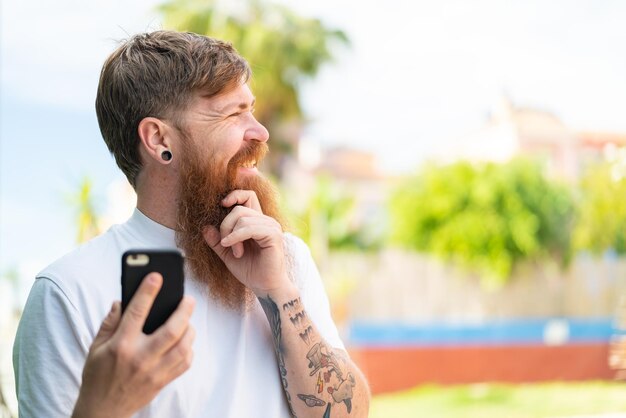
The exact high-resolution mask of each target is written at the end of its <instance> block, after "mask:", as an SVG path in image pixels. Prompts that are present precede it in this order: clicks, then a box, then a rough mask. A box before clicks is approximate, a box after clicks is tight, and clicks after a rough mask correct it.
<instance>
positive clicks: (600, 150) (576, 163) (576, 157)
mask: <svg viewBox="0 0 626 418" xmlns="http://www.w3.org/2000/svg"><path fill="white" fill-rule="evenodd" d="M457 143H458V146H457V147H454V149H450V150H446V154H445V155H443V156H441V159H442V160H444V161H455V160H460V159H468V160H471V161H493V162H505V161H508V160H510V159H511V158H513V157H515V156H525V157H530V158H533V159H536V160H539V161H541V162H542V163H543V164H544V165H545V169H546V173H547V174H548V175H549V176H551V177H556V178H561V179H564V180H569V181H573V180H575V179H577V178H578V177H579V176H580V174H581V173H582V171H583V170H584V168H585V167H586V166H587V165H589V164H591V163H593V162H597V161H600V160H602V159H605V158H606V157H607V155H606V154H607V152H610V150H611V149H617V148H620V147H624V146H626V134H614V133H602V132H577V131H575V130H573V129H571V128H570V127H568V126H567V125H565V124H564V123H563V122H562V121H561V120H560V119H559V118H558V117H557V116H556V115H554V114H553V113H551V112H548V111H546V110H541V109H535V108H530V107H521V106H517V105H515V104H514V103H513V102H512V101H511V100H510V99H509V98H508V97H503V98H502V99H501V100H500V102H499V103H498V104H497V105H496V106H495V107H494V109H493V110H492V111H491V113H490V115H489V117H488V119H487V121H486V123H485V124H484V125H483V126H482V127H481V128H479V129H478V130H476V131H474V132H470V133H468V134H466V135H464V136H463V137H461V138H460V139H459V141H457Z"/></svg>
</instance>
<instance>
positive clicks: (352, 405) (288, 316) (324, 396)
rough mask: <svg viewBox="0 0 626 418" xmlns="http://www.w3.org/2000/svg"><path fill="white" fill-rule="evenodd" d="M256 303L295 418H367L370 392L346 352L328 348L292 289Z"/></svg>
mask: <svg viewBox="0 0 626 418" xmlns="http://www.w3.org/2000/svg"><path fill="white" fill-rule="evenodd" d="M259 301H260V302H261V305H262V306H263V309H264V311H265V313H266V315H267V317H268V320H269V323H270V327H271V329H272V334H273V337H274V345H275V348H276V355H277V358H278V365H279V372H280V374H281V379H282V383H283V388H284V389H285V393H286V395H287V399H288V402H289V404H290V407H291V409H292V412H293V414H294V415H295V416H297V417H299V418H306V417H324V418H325V417H333V418H338V417H366V416H367V413H368V408H369V389H368V386H367V382H366V381H365V379H364V377H363V375H362V374H361V372H360V371H359V369H358V368H357V367H356V366H355V365H354V364H353V363H352V361H350V359H349V357H348V355H347V353H346V352H345V351H343V350H340V349H337V348H333V347H332V346H330V345H329V344H327V343H326V342H325V341H324V339H323V338H322V337H321V335H320V334H319V332H318V330H317V328H316V327H315V324H313V323H312V322H311V321H310V320H309V318H308V316H307V313H306V310H305V309H304V305H303V304H302V303H301V301H300V294H299V292H298V290H297V289H296V288H295V287H289V288H288V289H285V290H283V291H280V292H274V293H272V294H271V295H266V296H265V297H262V296H261V297H259Z"/></svg>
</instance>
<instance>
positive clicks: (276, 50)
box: [160, 0, 348, 157]
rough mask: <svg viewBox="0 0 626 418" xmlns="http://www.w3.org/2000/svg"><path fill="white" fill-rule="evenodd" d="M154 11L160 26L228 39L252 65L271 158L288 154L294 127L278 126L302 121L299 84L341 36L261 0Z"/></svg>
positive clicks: (176, 3) (182, 4)
mask: <svg viewBox="0 0 626 418" xmlns="http://www.w3.org/2000/svg"><path fill="white" fill-rule="evenodd" d="M238 6H239V7H238ZM160 11H161V12H162V13H163V16H164V21H165V27H166V28H172V29H177V30H185V31H191V32H195V33H199V34H204V35H208V36H212V37H216V38H219V39H224V40H227V41H229V42H232V43H233V45H234V46H235V48H236V49H237V50H238V51H239V53H240V54H241V55H242V56H243V57H245V58H246V59H247V60H248V62H249V63H250V66H251V67H252V71H253V80H252V84H253V86H252V87H253V91H254V94H255V95H256V97H257V104H256V106H255V108H256V111H255V116H256V117H257V119H258V120H259V121H260V122H261V123H262V124H264V125H265V126H266V127H267V128H268V129H269V131H270V132H271V134H272V138H273V140H272V141H271V143H270V145H271V146H272V149H273V151H274V156H275V155H277V154H279V153H281V152H283V153H284V152H290V151H291V145H290V144H291V143H292V142H293V141H294V138H292V137H290V135H291V136H293V134H294V130H293V129H291V130H289V129H281V127H282V126H284V125H285V124H286V123H287V122H293V121H295V122H296V124H297V123H299V122H300V121H301V120H302V117H303V115H302V108H301V106H300V91H299V84H300V82H301V81H302V80H303V79H305V78H312V77H314V76H315V75H316V74H317V73H318V71H319V70H320V68H321V66H322V65H323V64H325V63H327V62H329V61H331V60H332V59H333V54H332V52H331V48H332V45H333V44H344V45H345V44H347V43H348V39H347V37H346V35H345V34H344V33H343V32H341V31H339V30H331V29H328V28H326V27H325V26H324V24H323V23H322V22H321V21H320V20H318V19H312V18H306V17H302V16H299V15H297V14H296V13H294V12H293V11H291V10H290V9H289V8H287V7H285V6H283V5H278V4H273V3H267V2H264V1H261V0H245V1H242V2H238V3H236V4H235V5H233V2H227V1H219V0H203V1H199V0H170V1H169V2H167V3H165V4H163V5H162V6H161V7H160ZM296 131H297V129H296ZM270 157H273V156H272V155H271V156H270Z"/></svg>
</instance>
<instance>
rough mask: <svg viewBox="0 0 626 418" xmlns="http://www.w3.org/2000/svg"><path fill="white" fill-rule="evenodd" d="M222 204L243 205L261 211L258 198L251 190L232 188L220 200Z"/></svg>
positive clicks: (227, 205) (228, 205)
mask: <svg viewBox="0 0 626 418" xmlns="http://www.w3.org/2000/svg"><path fill="white" fill-rule="evenodd" d="M222 205H223V206H226V207H231V206H234V205H243V206H245V207H247V208H250V209H253V210H255V211H257V212H261V213H263V210H262V209H261V203H260V202H259V198H258V197H257V195H256V193H255V192H254V191H252V190H233V191H232V192H230V193H229V194H228V195H227V196H226V197H225V198H224V199H223V200H222Z"/></svg>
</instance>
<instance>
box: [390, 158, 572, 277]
mask: <svg viewBox="0 0 626 418" xmlns="http://www.w3.org/2000/svg"><path fill="white" fill-rule="evenodd" d="M390 214H391V234H390V240H391V243H393V244H396V245H399V246H402V247H404V248H408V249H413V250H418V251H422V252H426V253H433V254H435V255H437V256H440V257H442V258H443V259H445V260H452V261H455V262H458V263H459V264H460V265H461V266H463V267H466V268H470V269H473V270H478V271H479V272H481V273H483V274H485V278H486V279H488V280H489V279H492V280H494V279H495V281H496V282H498V283H504V282H506V280H507V278H508V277H509V276H510V273H511V271H512V269H513V267H514V266H515V265H516V264H517V263H519V262H521V261H524V260H540V259H542V258H546V257H557V259H559V260H560V261H561V262H563V263H565V262H566V261H567V260H568V259H569V254H570V251H569V249H570V245H569V241H570V230H571V221H572V215H573V204H572V198H571V194H570V193H569V191H568V189H567V188H566V187H564V186H562V185H559V184H556V183H555V182H550V181H548V180H547V179H546V178H545V176H544V175H543V173H542V172H541V169H540V167H539V165H537V164H535V163H532V162H530V161H527V160H523V159H515V160H512V161H511V162H509V163H506V164H495V163H482V164H471V163H469V162H458V163H455V164H451V165H447V166H437V165H428V166H426V167H425V168H424V169H423V170H421V171H420V172H419V173H418V174H417V175H416V176H414V177H412V178H409V179H406V180H405V181H404V182H402V184H401V185H400V186H399V187H398V188H397V189H396V190H395V191H394V193H393V194H392V196H391V199H390Z"/></svg>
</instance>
